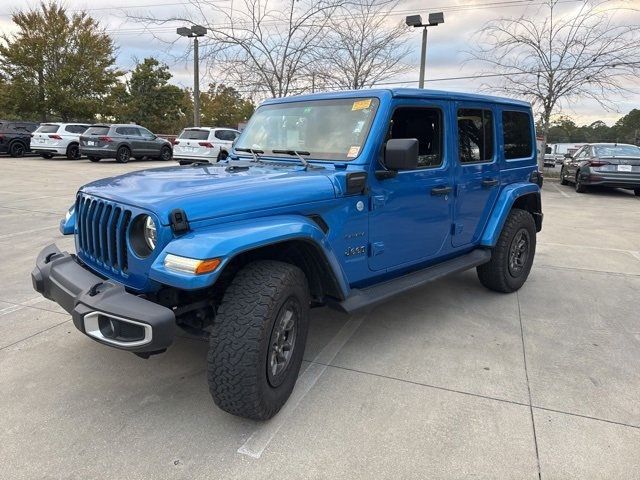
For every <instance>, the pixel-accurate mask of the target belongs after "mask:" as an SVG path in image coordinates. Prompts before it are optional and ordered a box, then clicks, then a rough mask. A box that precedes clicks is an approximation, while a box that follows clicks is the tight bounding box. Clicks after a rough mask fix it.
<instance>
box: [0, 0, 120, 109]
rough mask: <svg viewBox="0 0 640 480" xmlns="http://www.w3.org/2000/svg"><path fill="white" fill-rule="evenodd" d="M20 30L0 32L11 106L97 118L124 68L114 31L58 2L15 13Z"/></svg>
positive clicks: (0, 69) (0, 64)
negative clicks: (119, 67) (117, 65)
mask: <svg viewBox="0 0 640 480" xmlns="http://www.w3.org/2000/svg"><path fill="white" fill-rule="evenodd" d="M12 19H13V22H14V23H15V25H16V26H17V27H18V30H17V32H16V33H15V34H12V35H7V34H3V35H1V36H0V73H1V74H2V75H3V76H4V77H5V79H6V81H7V82H8V84H9V87H8V92H9V94H8V97H9V100H8V101H7V105H6V107H8V108H9V109H11V110H13V111H14V112H16V113H19V114H20V115H21V116H23V117H31V118H34V119H35V118H38V119H40V120H41V121H47V120H50V119H61V120H63V121H69V120H72V119H86V120H89V119H92V118H93V117H94V116H95V114H96V113H97V112H99V111H100V109H101V107H102V104H103V102H104V98H105V97H106V96H107V94H108V93H109V90H110V89H111V87H112V86H113V85H114V83H115V82H116V81H117V77H118V76H119V75H120V72H118V71H117V69H116V68H115V67H114V64H115V48H114V45H113V42H112V40H111V38H110V37H109V35H107V34H106V33H105V32H104V30H102V28H101V27H100V25H99V23H98V22H97V21H96V20H94V19H93V18H91V17H90V16H88V15H87V13H86V12H78V13H73V14H69V13H68V12H67V10H66V9H65V8H64V7H63V6H61V5H58V4H56V3H55V2H50V3H41V4H40V6H39V8H35V9H32V10H27V11H22V12H18V13H15V14H13V16H12Z"/></svg>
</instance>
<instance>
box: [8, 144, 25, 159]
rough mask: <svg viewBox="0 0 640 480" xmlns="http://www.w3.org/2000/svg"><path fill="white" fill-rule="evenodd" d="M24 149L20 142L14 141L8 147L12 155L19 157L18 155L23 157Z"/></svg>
mask: <svg viewBox="0 0 640 480" xmlns="http://www.w3.org/2000/svg"><path fill="white" fill-rule="evenodd" d="M26 151H27V149H26V148H25V146H24V145H23V144H22V143H21V142H15V143H14V144H13V145H11V148H10V149H9V154H10V155H11V156H12V157H18V158H19V157H23V156H24V154H25V152H26Z"/></svg>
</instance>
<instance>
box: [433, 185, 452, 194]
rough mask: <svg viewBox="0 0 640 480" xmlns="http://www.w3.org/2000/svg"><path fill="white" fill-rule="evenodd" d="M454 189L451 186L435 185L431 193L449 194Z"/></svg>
mask: <svg viewBox="0 0 640 480" xmlns="http://www.w3.org/2000/svg"><path fill="white" fill-rule="evenodd" d="M452 190H453V188H451V187H449V186H443V187H434V188H432V189H431V195H448V194H450V193H451V191H452Z"/></svg>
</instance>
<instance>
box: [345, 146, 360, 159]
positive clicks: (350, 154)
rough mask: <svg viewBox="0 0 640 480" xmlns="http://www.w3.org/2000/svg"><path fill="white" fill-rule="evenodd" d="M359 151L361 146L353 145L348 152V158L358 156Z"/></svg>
mask: <svg viewBox="0 0 640 480" xmlns="http://www.w3.org/2000/svg"><path fill="white" fill-rule="evenodd" d="M359 153H360V147H359V146H358V145H353V146H352V147H351V148H350V149H349V151H348V152H347V158H353V157H357V156H358V154H359Z"/></svg>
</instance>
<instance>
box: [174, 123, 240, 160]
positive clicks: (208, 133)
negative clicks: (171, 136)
mask: <svg viewBox="0 0 640 480" xmlns="http://www.w3.org/2000/svg"><path fill="white" fill-rule="evenodd" d="M239 135H240V132H239V131H237V130H234V129H232V128H213V127H191V128H185V129H184V130H182V132H180V135H178V138H176V139H175V140H174V142H173V144H174V147H173V158H174V159H175V160H177V161H178V162H179V163H180V165H188V164H189V163H193V162H202V161H204V162H210V163H215V162H218V161H220V160H224V159H225V158H227V156H228V155H229V150H231V146H232V145H233V142H234V140H235V139H236V138H238V136H239Z"/></svg>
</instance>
